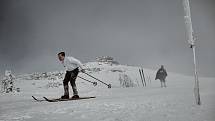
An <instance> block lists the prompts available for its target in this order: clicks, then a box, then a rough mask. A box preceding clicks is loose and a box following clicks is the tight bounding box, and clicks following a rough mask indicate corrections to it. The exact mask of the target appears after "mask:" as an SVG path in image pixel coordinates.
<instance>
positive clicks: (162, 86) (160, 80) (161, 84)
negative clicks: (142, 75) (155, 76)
mask: <svg viewBox="0 0 215 121" xmlns="http://www.w3.org/2000/svg"><path fill="white" fill-rule="evenodd" d="M160 82H161V88H162V87H163V83H162V80H160Z"/></svg>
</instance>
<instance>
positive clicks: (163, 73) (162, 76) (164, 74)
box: [155, 68, 167, 80]
mask: <svg viewBox="0 0 215 121" xmlns="http://www.w3.org/2000/svg"><path fill="white" fill-rule="evenodd" d="M166 77H167V72H166V70H165V69H164V68H160V69H159V70H158V71H157V74H156V78H155V80H157V79H160V80H165V79H166Z"/></svg>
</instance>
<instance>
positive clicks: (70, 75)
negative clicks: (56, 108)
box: [63, 68, 79, 95]
mask: <svg viewBox="0 0 215 121" xmlns="http://www.w3.org/2000/svg"><path fill="white" fill-rule="evenodd" d="M78 73H79V69H78V68H76V69H74V70H72V71H66V75H65V77H64V80H63V86H64V95H69V85H68V83H69V82H70V84H71V86H72V90H73V95H78V91H77V87H76V84H75V80H76V78H77V76H78Z"/></svg>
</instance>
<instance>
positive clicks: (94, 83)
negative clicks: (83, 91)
mask: <svg viewBox="0 0 215 121" xmlns="http://www.w3.org/2000/svg"><path fill="white" fill-rule="evenodd" d="M78 77H79V78H80V79H83V80H85V81H87V82H90V83H92V84H93V85H94V86H96V85H97V82H92V81H90V80H87V79H85V78H83V77H80V76H78Z"/></svg>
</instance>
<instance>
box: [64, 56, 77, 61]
mask: <svg viewBox="0 0 215 121" xmlns="http://www.w3.org/2000/svg"><path fill="white" fill-rule="evenodd" d="M65 59H66V60H69V61H77V60H78V59H76V58H75V57H73V56H66V57H65Z"/></svg>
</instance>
